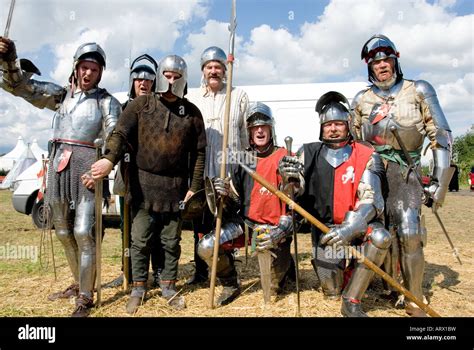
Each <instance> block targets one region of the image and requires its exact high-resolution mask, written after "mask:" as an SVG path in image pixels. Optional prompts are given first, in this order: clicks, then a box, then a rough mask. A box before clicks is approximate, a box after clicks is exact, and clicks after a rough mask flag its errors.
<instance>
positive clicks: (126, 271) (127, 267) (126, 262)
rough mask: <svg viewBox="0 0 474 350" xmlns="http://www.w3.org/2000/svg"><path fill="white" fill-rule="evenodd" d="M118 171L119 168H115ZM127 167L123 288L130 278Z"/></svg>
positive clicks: (124, 178) (124, 200)
mask: <svg viewBox="0 0 474 350" xmlns="http://www.w3.org/2000/svg"><path fill="white" fill-rule="evenodd" d="M117 171H120V169H117ZM128 180H129V179H128V167H127V168H126V169H125V174H124V177H123V181H124V183H125V196H124V197H123V227H122V229H123V240H122V245H123V246H122V262H123V289H124V290H127V289H128V281H129V280H130V205H129V204H128V203H127V198H126V196H127V193H128V190H129V189H128Z"/></svg>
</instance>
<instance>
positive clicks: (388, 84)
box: [374, 72, 397, 90]
mask: <svg viewBox="0 0 474 350" xmlns="http://www.w3.org/2000/svg"><path fill="white" fill-rule="evenodd" d="M396 80H397V73H396V72H393V75H392V77H391V78H390V79H388V80H385V81H375V82H374V84H375V85H376V86H377V87H378V88H379V89H381V90H389V89H390V88H391V87H392V86H393V85H395V81H396Z"/></svg>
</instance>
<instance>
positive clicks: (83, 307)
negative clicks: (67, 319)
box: [71, 294, 94, 317]
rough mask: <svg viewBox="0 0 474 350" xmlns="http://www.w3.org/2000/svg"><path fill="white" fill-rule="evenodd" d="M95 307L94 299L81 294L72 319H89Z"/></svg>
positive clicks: (77, 299)
mask: <svg viewBox="0 0 474 350" xmlns="http://www.w3.org/2000/svg"><path fill="white" fill-rule="evenodd" d="M93 306H94V302H93V300H92V298H88V297H87V296H85V295H84V294H79V296H78V297H77V298H76V308H75V309H74V311H73V313H72V315H71V317H87V316H89V314H90V312H91V309H92V307H93Z"/></svg>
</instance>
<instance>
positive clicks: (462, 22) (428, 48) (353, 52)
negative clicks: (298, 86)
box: [188, 0, 474, 133]
mask: <svg viewBox="0 0 474 350" xmlns="http://www.w3.org/2000/svg"><path fill="white" fill-rule="evenodd" d="M453 5H454V1H449V0H447V1H436V2H434V3H433V4H429V3H427V2H426V1H424V0H410V1H398V0H384V1H378V0H365V1H347V0H332V1H331V2H330V3H329V4H328V6H326V8H325V10H324V13H323V14H322V15H321V16H319V17H318V18H316V19H315V20H314V21H313V22H306V23H304V24H302V25H301V27H300V32H299V33H290V32H289V31H288V30H287V29H285V28H281V27H271V26H270V25H268V24H262V25H260V26H258V27H256V28H253V29H252V31H251V34H250V37H249V38H248V39H247V40H246V41H244V42H243V43H242V51H239V52H238V56H237V58H238V59H239V63H240V64H239V66H238V67H237V69H236V73H235V76H234V79H235V84H240V85H251V84H271V83H275V84H278V83H309V82H327V81H356V80H359V81H361V80H362V81H366V79H367V78H366V74H367V66H366V65H365V63H364V62H363V61H361V59H360V51H361V49H362V46H363V44H364V43H365V42H366V40H367V39H368V38H369V37H370V36H371V35H373V34H375V33H383V34H385V35H387V36H388V37H389V38H391V39H392V40H393V41H394V42H395V44H396V45H397V48H398V50H399V51H400V53H401V58H400V63H401V66H402V69H403V71H404V73H405V77H406V78H408V79H426V80H428V81H430V82H431V83H432V84H433V85H434V87H435V89H437V90H438V94H439V95H440V100H441V105H442V107H443V108H446V110H447V111H448V112H447V115H448V119H449V121H450V123H451V124H452V125H451V127H452V128H453V130H454V131H455V133H457V132H459V131H460V130H464V129H465V128H466V117H468V118H471V119H472V114H473V113H472V112H473V110H472V102H471V101H473V100H474V94H473V91H472V75H470V74H469V73H470V72H472V68H473V31H472V23H473V20H474V15H472V14H471V15H468V16H455V14H453V13H452V12H450V9H451V7H452V6H453ZM225 25H226V24H224V23H221V26H222V27H223V26H225ZM214 26H216V27H218V24H216V23H214ZM221 32H222V31H221ZM206 35H208V36H209V37H210V36H211V35H210V34H209V33H208V31H207V30H203V35H202V36H201V37H200V41H204V42H205V41H206V38H205V36H206ZM219 38H220V39H222V36H220V37H219ZM224 39H225V37H224ZM188 40H189V38H188ZM190 55H192V56H194V53H193V52H191V53H190ZM469 84H471V88H468V85H469ZM456 89H461V90H462V91H461V92H459V91H456ZM454 95H456V97H455V96H454ZM454 101H456V103H454ZM461 115H464V118H461V117H460V116H461ZM451 118H452V119H451ZM469 126H470V125H467V127H469Z"/></svg>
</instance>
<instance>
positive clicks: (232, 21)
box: [209, 0, 237, 309]
mask: <svg viewBox="0 0 474 350" xmlns="http://www.w3.org/2000/svg"><path fill="white" fill-rule="evenodd" d="M236 26H237V21H236V14H235V0H232V14H231V18H230V24H229V31H230V44H229V55H228V57H227V89H226V96H225V114H224V130H223V133H224V135H223V140H222V163H221V169H220V177H221V179H224V178H225V177H226V165H227V144H228V140H229V118H230V103H231V93H232V71H233V66H234V38H235V27H236ZM223 207H224V203H223V202H222V200H221V201H219V207H218V210H217V219H216V230H215V240H214V254H213V256H212V268H211V286H210V290H209V308H211V309H213V308H214V289H215V287H216V270H217V259H218V255H219V241H220V237H221V227H222V210H223Z"/></svg>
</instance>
